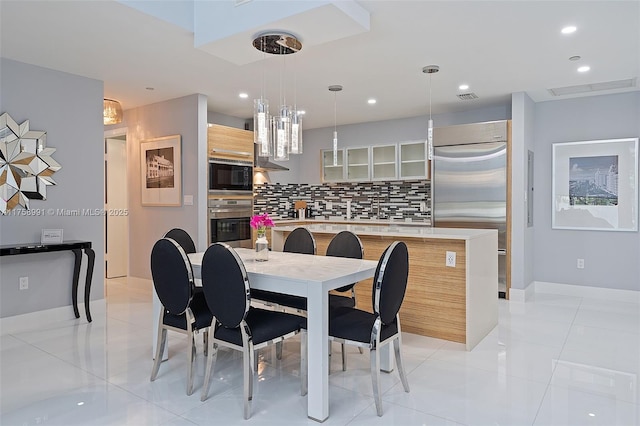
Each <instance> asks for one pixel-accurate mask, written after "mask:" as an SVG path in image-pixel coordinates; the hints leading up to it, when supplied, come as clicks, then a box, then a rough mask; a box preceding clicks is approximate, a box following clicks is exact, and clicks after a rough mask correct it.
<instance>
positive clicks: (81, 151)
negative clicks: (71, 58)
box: [0, 58, 104, 317]
mask: <svg viewBox="0 0 640 426" xmlns="http://www.w3.org/2000/svg"><path fill="white" fill-rule="evenodd" d="M0 89H1V93H2V95H1V96H0V114H1V113H4V112H7V113H9V115H11V117H12V118H13V119H14V120H15V121H16V122H18V123H19V124H20V123H22V122H24V121H25V120H29V127H30V129H31V130H40V131H46V132H47V135H46V138H47V139H46V143H47V146H48V147H52V148H55V149H56V152H55V153H54V154H53V158H54V160H56V161H57V162H58V163H60V165H61V166H62V169H61V170H60V171H58V172H56V173H55V174H54V175H53V179H54V180H55V181H56V182H57V185H56V186H50V187H48V188H47V199H46V200H31V201H30V202H29V208H30V209H32V210H34V211H35V210H36V209H44V211H45V212H46V210H48V209H54V210H55V211H56V213H53V214H45V215H44V216H2V217H0V243H1V244H14V243H28V242H39V241H40V233H41V229H42V228H62V229H63V230H64V239H66V240H88V241H91V242H92V245H93V249H94V250H95V253H96V261H95V269H94V273H93V285H92V289H91V299H92V300H96V299H102V298H104V281H103V277H104V255H103V253H104V236H103V232H104V223H103V222H104V218H103V217H102V216H65V215H62V214H57V210H58V209H69V210H75V209H80V210H82V209H102V208H103V207H104V167H103V164H104V140H103V129H104V127H103V124H102V98H103V84H102V82H101V81H98V80H92V79H89V78H85V77H79V76H75V75H72V74H67V73H63V72H59V71H53V70H50V69H46V68H41V67H36V66H33V65H28V64H25V63H21V62H16V61H12V60H9V59H5V58H2V59H0ZM73 263H74V256H73V254H72V253H71V252H57V253H45V254H31V255H20V256H5V257H1V258H0V265H1V267H0V283H1V284H2V285H1V286H0V317H8V316H13V315H19V314H24V313H29V312H34V311H39V310H44V309H51V308H57V307H62V306H69V312H70V313H72V310H71V279H72V275H73ZM22 276H28V277H29V289H28V290H23V291H20V290H19V289H18V280H19V277H22ZM80 287H81V288H83V287H84V286H83V285H81V286H80ZM79 300H82V291H81V292H80V294H79Z"/></svg>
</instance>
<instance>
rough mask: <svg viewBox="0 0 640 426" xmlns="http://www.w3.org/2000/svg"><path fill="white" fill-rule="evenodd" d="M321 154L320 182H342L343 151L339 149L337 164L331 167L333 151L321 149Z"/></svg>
mask: <svg viewBox="0 0 640 426" xmlns="http://www.w3.org/2000/svg"><path fill="white" fill-rule="evenodd" d="M321 153H322V181H323V182H344V180H345V179H344V174H345V173H344V149H339V150H338V152H337V154H338V161H337V164H336V165H335V166H334V165H333V150H332V149H323V150H322V151H321Z"/></svg>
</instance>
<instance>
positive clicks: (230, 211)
mask: <svg viewBox="0 0 640 426" xmlns="http://www.w3.org/2000/svg"><path fill="white" fill-rule="evenodd" d="M251 214H252V202H251V200H250V199H246V200H230V199H209V244H212V243H218V242H224V243H227V244H229V245H230V246H231V247H246V248H251V247H252V246H253V243H252V241H251V226H250V222H251Z"/></svg>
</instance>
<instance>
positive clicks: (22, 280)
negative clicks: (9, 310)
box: [20, 277, 29, 290]
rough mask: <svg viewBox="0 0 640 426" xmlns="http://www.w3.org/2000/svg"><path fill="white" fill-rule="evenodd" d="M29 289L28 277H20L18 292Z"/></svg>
mask: <svg viewBox="0 0 640 426" xmlns="http://www.w3.org/2000/svg"><path fill="white" fill-rule="evenodd" d="M28 288H29V277H20V290H27V289H28Z"/></svg>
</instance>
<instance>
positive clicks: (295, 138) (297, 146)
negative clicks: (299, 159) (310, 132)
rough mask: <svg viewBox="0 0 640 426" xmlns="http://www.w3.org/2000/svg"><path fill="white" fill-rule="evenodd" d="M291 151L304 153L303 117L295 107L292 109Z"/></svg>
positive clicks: (292, 152)
mask: <svg viewBox="0 0 640 426" xmlns="http://www.w3.org/2000/svg"><path fill="white" fill-rule="evenodd" d="M289 152H290V153H291V154H302V117H301V116H300V114H298V111H297V110H296V109H295V108H294V109H293V110H292V111H291V144H290V146H289Z"/></svg>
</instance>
